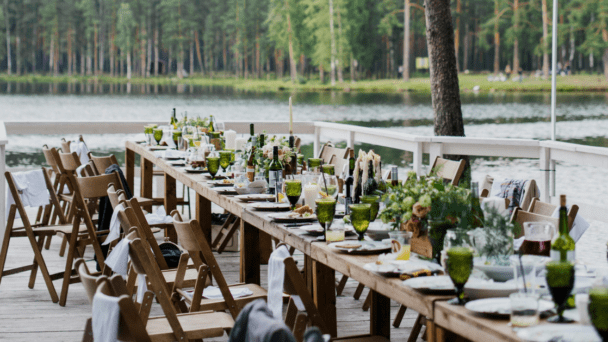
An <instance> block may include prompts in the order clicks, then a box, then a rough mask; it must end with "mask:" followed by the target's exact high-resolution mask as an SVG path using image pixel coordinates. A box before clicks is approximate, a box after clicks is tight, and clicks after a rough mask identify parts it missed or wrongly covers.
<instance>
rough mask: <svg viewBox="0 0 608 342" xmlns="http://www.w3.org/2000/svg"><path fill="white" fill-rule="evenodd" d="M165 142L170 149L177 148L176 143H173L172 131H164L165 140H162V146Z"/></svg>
mask: <svg viewBox="0 0 608 342" xmlns="http://www.w3.org/2000/svg"><path fill="white" fill-rule="evenodd" d="M163 141H164V142H166V143H167V146H168V147H169V148H176V147H177V146H175V142H173V133H171V132H170V131H163V138H162V139H161V140H160V143H161V144H162V143H163Z"/></svg>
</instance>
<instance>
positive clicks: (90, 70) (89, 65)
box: [51, 38, 122, 76]
mask: <svg viewBox="0 0 608 342" xmlns="http://www.w3.org/2000/svg"><path fill="white" fill-rule="evenodd" d="M52 45H53V41H51V46H52ZM92 49H93V45H92V43H91V40H90V38H89V39H87V75H91V74H92V73H93V59H92V57H91V50H92ZM52 52H53V49H52V48H51V53H52ZM121 54H122V51H121ZM51 59H52V57H51ZM121 76H122V73H121Z"/></svg>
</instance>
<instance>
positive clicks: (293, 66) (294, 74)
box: [285, 0, 333, 84]
mask: <svg viewBox="0 0 608 342" xmlns="http://www.w3.org/2000/svg"><path fill="white" fill-rule="evenodd" d="M329 1H330V2H331V1H332V0H329ZM285 6H286V7H287V33H288V35H289V74H290V75H291V84H295V83H296V77H298V72H297V70H296V61H295V60H294V54H293V39H292V30H291V14H290V13H289V0H285ZM332 30H333V28H332Z"/></svg>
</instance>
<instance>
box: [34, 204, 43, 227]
mask: <svg viewBox="0 0 608 342" xmlns="http://www.w3.org/2000/svg"><path fill="white" fill-rule="evenodd" d="M43 208H44V206H41V207H38V214H37V215H36V223H38V222H40V219H41V218H42V211H43Z"/></svg>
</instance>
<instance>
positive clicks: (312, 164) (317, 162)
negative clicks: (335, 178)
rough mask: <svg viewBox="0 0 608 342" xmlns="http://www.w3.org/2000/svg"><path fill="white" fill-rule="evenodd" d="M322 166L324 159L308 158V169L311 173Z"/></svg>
mask: <svg viewBox="0 0 608 342" xmlns="http://www.w3.org/2000/svg"><path fill="white" fill-rule="evenodd" d="M322 164H323V159H321V158H308V169H309V170H311V171H312V170H314V169H316V168H318V167H321V165H322Z"/></svg>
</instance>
